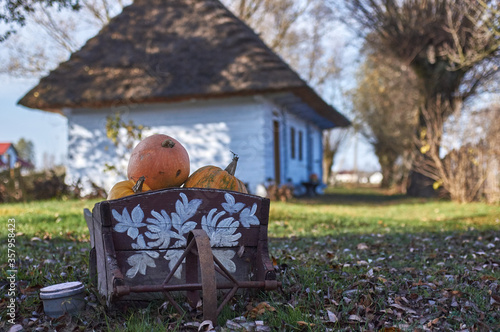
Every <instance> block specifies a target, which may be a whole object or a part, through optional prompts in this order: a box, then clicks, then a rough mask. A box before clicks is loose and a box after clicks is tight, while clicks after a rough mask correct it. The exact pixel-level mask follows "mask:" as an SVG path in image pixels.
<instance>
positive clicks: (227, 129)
mask: <svg viewBox="0 0 500 332" xmlns="http://www.w3.org/2000/svg"><path fill="white" fill-rule="evenodd" d="M116 112H120V113H121V114H122V118H123V120H124V121H125V122H127V121H128V120H132V121H134V123H135V124H142V125H144V126H147V127H149V128H150V129H149V130H148V131H146V132H145V134H146V136H148V135H150V134H154V133H162V134H167V135H170V136H172V137H174V138H176V139H177V140H179V141H180V142H181V143H182V144H183V145H184V147H185V148H186V150H187V151H188V154H189V156H190V160H191V171H194V170H196V169H198V168H199V167H202V166H205V165H215V166H219V167H221V168H225V167H226V166H227V165H228V164H229V163H230V161H231V159H232V153H231V151H233V152H234V153H236V154H238V155H239V157H240V159H239V163H238V169H237V171H236V176H237V177H238V178H240V179H241V180H242V181H244V182H248V183H249V184H250V189H251V190H253V189H252V188H255V186H256V185H257V183H260V182H262V179H264V178H265V172H266V169H265V168H266V160H265V156H264V153H263V150H264V143H265V142H266V138H265V137H263V130H262V129H261V128H263V127H264V121H265V119H264V114H265V113H266V106H265V105H264V104H262V103H261V102H258V101H256V100H255V99H253V98H232V99H220V100H211V101H192V102H184V103H172V104H155V105H141V106H140V107H139V106H137V105H132V106H128V107H125V106H123V107H119V108H110V109H104V110H89V109H78V110H77V109H73V110H71V111H67V112H66V114H67V116H68V124H69V133H68V135H69V139H68V141H69V146H68V150H69V153H68V177H67V181H68V182H69V183H75V182H76V181H77V180H78V179H81V180H82V182H83V183H84V184H85V188H86V190H87V191H88V190H89V189H90V187H89V186H88V184H89V180H92V181H94V182H95V183H96V184H97V185H99V186H102V187H103V188H105V189H106V190H109V189H110V188H111V186H112V185H113V184H114V183H116V181H118V180H121V179H124V174H125V171H126V167H127V162H128V155H127V157H126V158H120V157H119V156H120V155H123V154H124V153H125V151H117V150H116V148H115V146H114V145H113V144H112V142H111V141H110V140H109V139H108V138H107V137H106V134H105V124H106V117H107V116H109V115H113V114H115V113H116ZM106 163H108V164H113V165H115V166H116V167H117V168H118V169H120V170H122V174H117V173H116V172H107V173H106V172H104V171H103V170H104V168H105V164H106Z"/></svg>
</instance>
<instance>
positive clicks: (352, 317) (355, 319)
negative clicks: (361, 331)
mask: <svg viewBox="0 0 500 332" xmlns="http://www.w3.org/2000/svg"><path fill="white" fill-rule="evenodd" d="M349 320H352V321H357V322H364V319H363V318H361V317H359V316H358V315H350V316H349Z"/></svg>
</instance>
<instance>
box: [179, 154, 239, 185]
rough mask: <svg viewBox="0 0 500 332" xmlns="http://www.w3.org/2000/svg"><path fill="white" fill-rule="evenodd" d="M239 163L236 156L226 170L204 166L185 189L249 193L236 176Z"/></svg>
mask: <svg viewBox="0 0 500 332" xmlns="http://www.w3.org/2000/svg"><path fill="white" fill-rule="evenodd" d="M237 163H238V156H236V155H235V156H234V157H233V160H232V161H231V163H230V164H229V165H228V166H227V167H226V169H224V170H223V169H221V168H219V167H217V166H203V167H202V168H200V169H198V170H197V171H196V172H194V173H193V174H191V176H189V178H188V179H187V180H186V182H185V183H184V188H213V189H225V190H234V191H239V192H241V193H248V190H247V187H246V186H245V184H244V183H243V182H241V181H240V180H239V179H238V178H236V177H235V176H234V172H235V171H236V165H237Z"/></svg>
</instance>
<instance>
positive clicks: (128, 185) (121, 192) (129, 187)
mask: <svg viewBox="0 0 500 332" xmlns="http://www.w3.org/2000/svg"><path fill="white" fill-rule="evenodd" d="M149 190H151V188H149V187H148V185H147V184H145V183H144V176H141V177H140V178H139V180H138V181H137V182H135V181H133V180H125V181H120V182H118V183H116V184H115V185H114V186H113V188H111V190H110V191H109V194H108V200H111V199H117V198H122V197H125V196H130V195H133V194H137V193H140V192H143V191H149Z"/></svg>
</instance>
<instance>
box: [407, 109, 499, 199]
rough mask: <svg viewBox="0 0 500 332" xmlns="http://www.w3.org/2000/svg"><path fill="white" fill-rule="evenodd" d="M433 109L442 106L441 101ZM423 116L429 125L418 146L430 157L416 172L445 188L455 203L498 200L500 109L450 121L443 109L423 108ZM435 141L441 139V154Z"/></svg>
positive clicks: (459, 116)
mask: <svg viewBox="0 0 500 332" xmlns="http://www.w3.org/2000/svg"><path fill="white" fill-rule="evenodd" d="M434 107H435V108H440V107H443V106H442V105H441V104H440V103H439V102H438V103H437V104H436V105H434ZM444 107H447V106H444ZM422 114H423V115H424V118H425V119H426V120H428V125H427V127H426V130H425V131H422V132H421V136H420V137H419V140H418V146H419V149H420V153H421V154H422V155H425V156H426V157H427V158H419V159H418V162H417V164H416V170H417V171H418V172H419V173H421V174H423V175H425V176H427V177H428V178H430V179H432V180H433V181H434V182H433V183H432V184H433V186H434V188H435V189H437V188H439V187H443V188H444V190H445V191H446V192H447V193H449V195H450V197H451V199H452V200H454V201H457V202H461V203H465V202H471V201H474V200H478V199H480V198H481V197H482V196H483V195H488V197H487V198H488V200H489V201H492V202H493V201H495V200H496V201H498V198H499V196H498V192H499V191H500V188H499V187H500V169H499V161H500V148H499V146H500V121H498V119H499V118H500V107H498V105H496V106H492V107H489V108H486V109H481V110H479V111H476V112H469V113H468V114H462V115H459V114H455V115H453V116H451V117H449V119H448V121H445V120H444V119H443V117H442V111H440V110H429V109H423V110H422ZM443 127H444V128H445V131H444V135H443V137H441V131H442V128H443ZM471 132H472V133H473V135H470V133H471ZM436 140H440V144H441V146H442V148H443V149H442V150H443V151H442V152H441V151H440V150H437V149H436V146H437V144H436ZM442 154H445V156H444V157H443V156H442ZM487 180H488V182H487ZM495 194H496V196H495Z"/></svg>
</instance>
